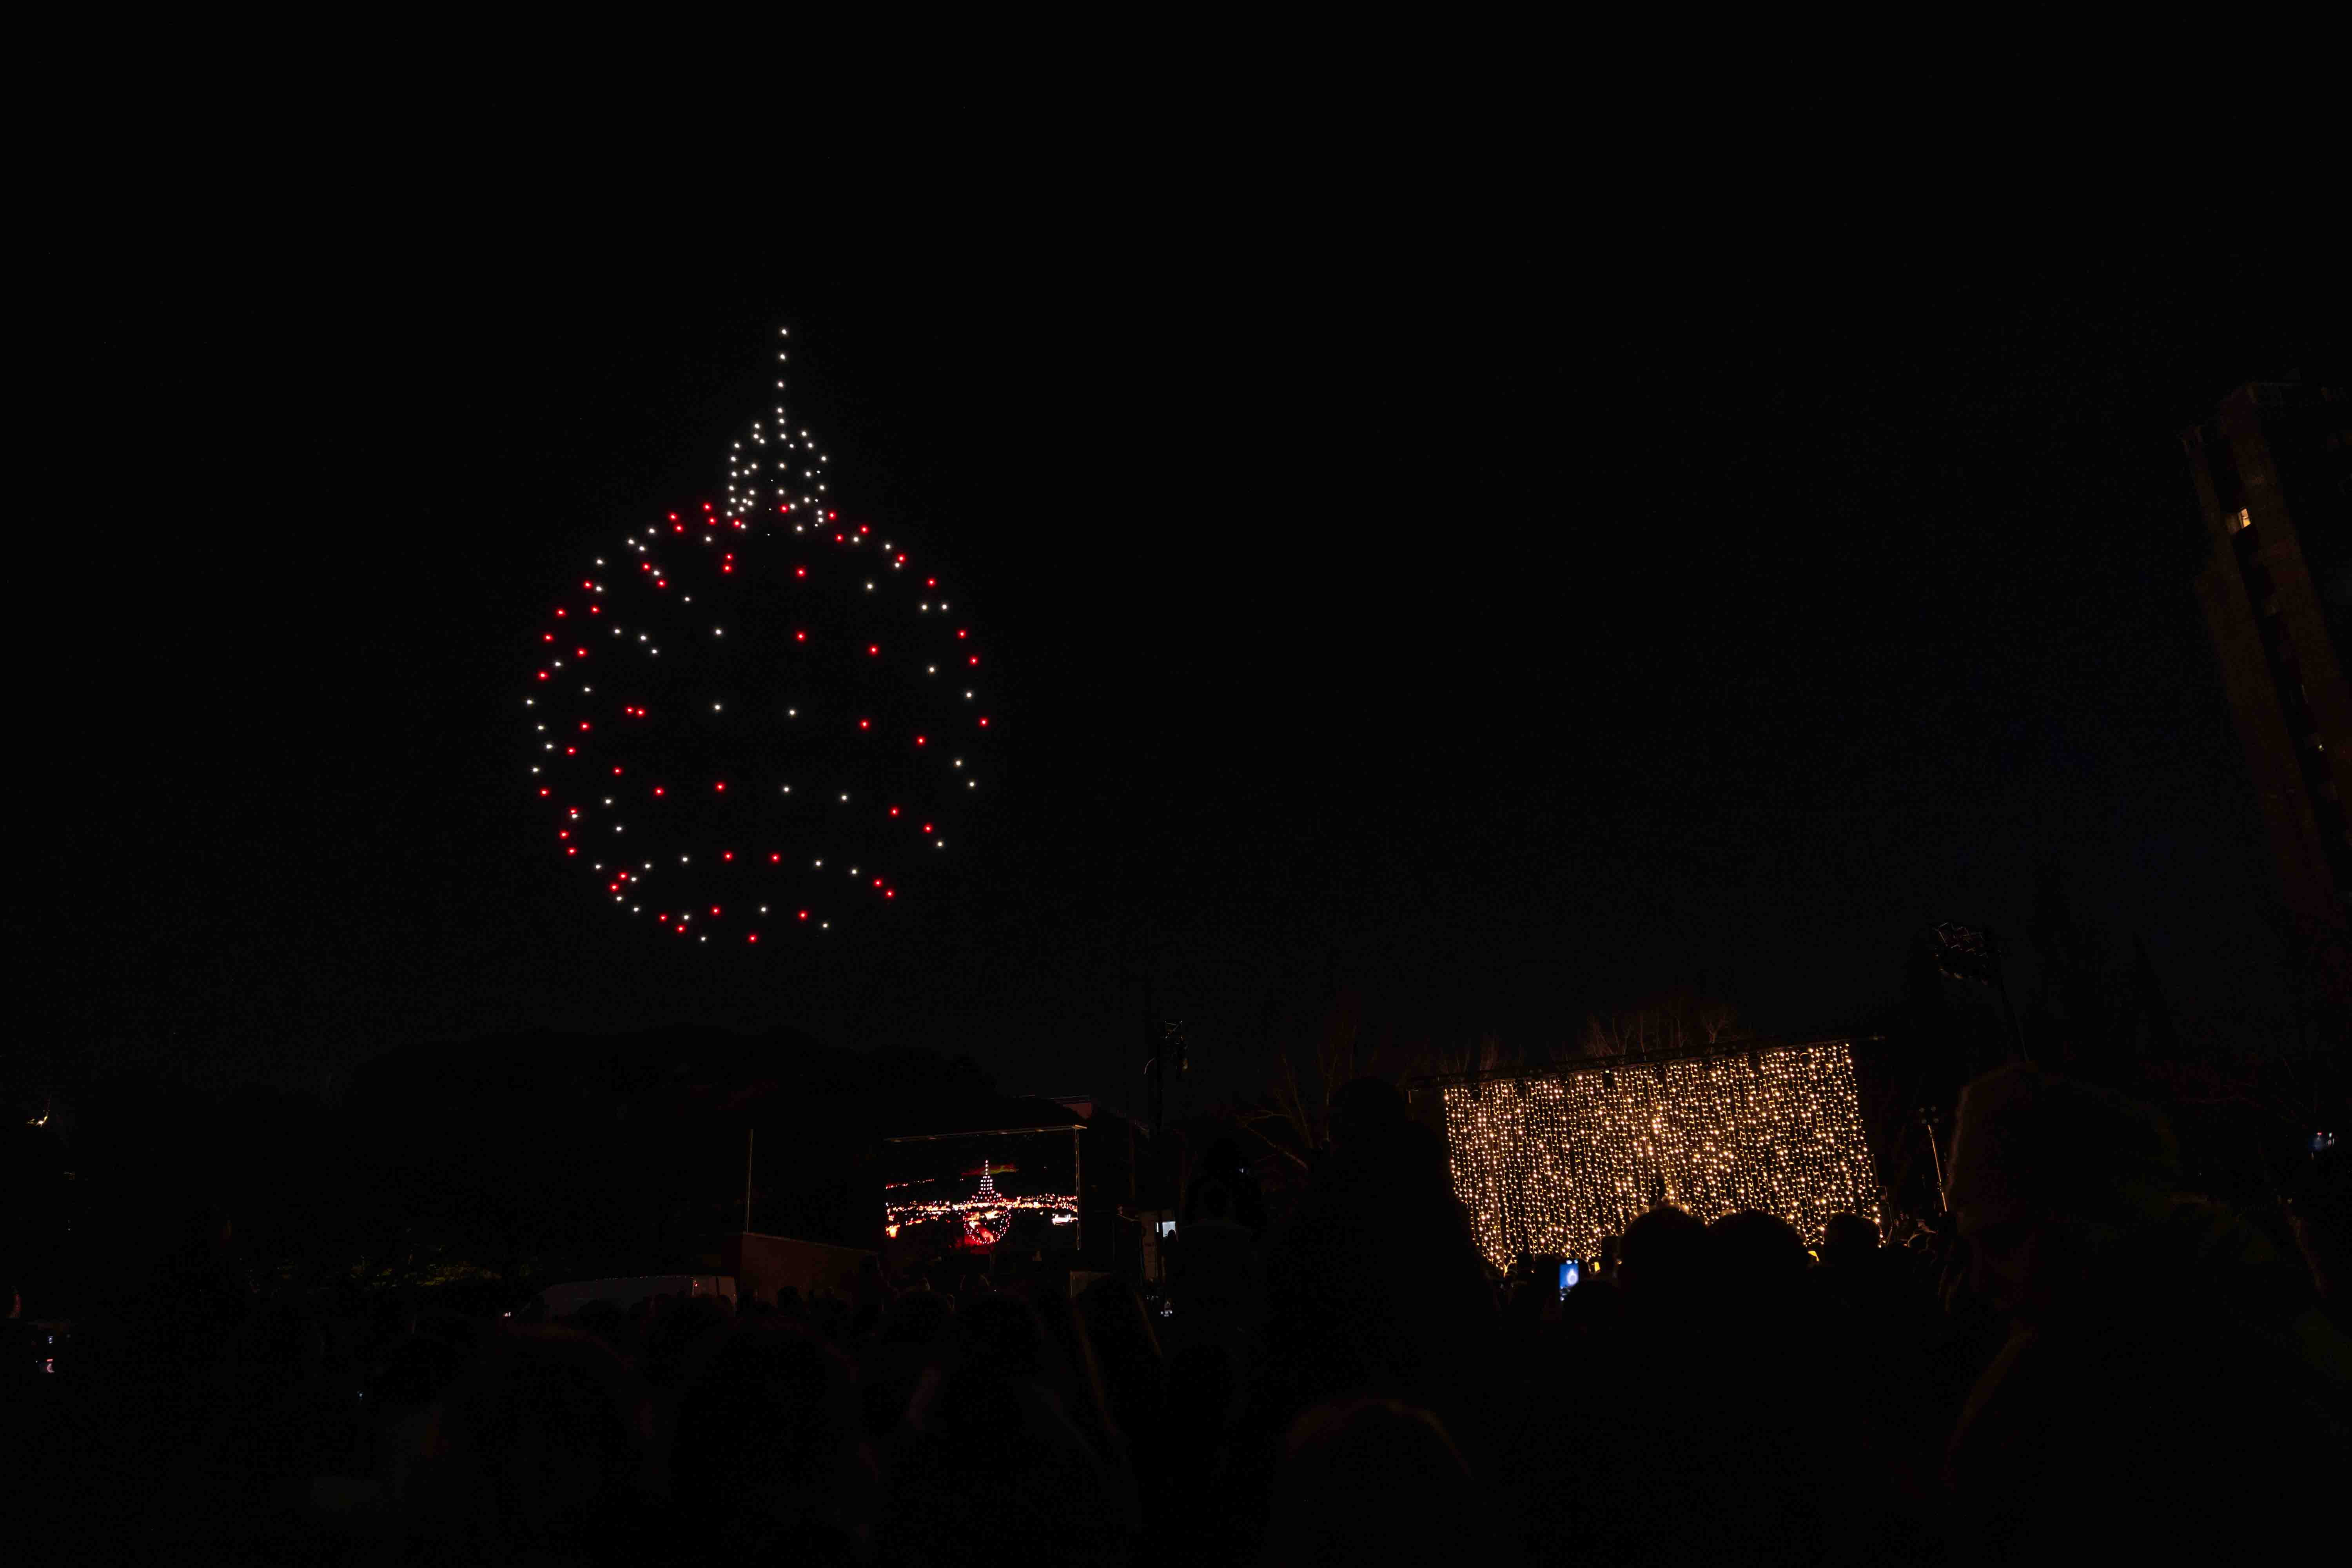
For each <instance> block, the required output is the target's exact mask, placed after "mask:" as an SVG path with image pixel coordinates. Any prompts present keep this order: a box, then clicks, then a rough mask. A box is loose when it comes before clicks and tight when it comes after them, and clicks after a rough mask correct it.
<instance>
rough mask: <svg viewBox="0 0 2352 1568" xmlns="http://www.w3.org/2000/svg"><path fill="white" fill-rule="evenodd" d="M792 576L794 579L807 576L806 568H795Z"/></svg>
mask: <svg viewBox="0 0 2352 1568" xmlns="http://www.w3.org/2000/svg"><path fill="white" fill-rule="evenodd" d="M807 575H808V568H807V567H805V566H801V567H795V568H794V569H793V576H795V577H805V576H807Z"/></svg>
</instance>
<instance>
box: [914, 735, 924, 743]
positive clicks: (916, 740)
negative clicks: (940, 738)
mask: <svg viewBox="0 0 2352 1568" xmlns="http://www.w3.org/2000/svg"><path fill="white" fill-rule="evenodd" d="M922 743H923V738H922V737H921V736H920V735H918V736H916V737H915V744H917V745H921V744H922Z"/></svg>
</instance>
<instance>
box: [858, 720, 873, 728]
mask: <svg viewBox="0 0 2352 1568" xmlns="http://www.w3.org/2000/svg"><path fill="white" fill-rule="evenodd" d="M857 727H858V728H859V729H861V730H870V729H872V728H873V727H874V721H872V720H871V719H860V720H859V721H857Z"/></svg>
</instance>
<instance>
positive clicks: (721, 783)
mask: <svg viewBox="0 0 2352 1568" xmlns="http://www.w3.org/2000/svg"><path fill="white" fill-rule="evenodd" d="M711 787H712V788H713V789H725V788H726V787H727V781H726V780H725V779H720V780H719V782H718V783H717V784H713V785H712V786H711Z"/></svg>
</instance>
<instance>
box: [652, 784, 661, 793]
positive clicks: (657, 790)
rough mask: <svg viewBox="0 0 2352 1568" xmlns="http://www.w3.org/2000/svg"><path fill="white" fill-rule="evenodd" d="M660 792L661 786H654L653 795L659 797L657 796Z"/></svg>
mask: <svg viewBox="0 0 2352 1568" xmlns="http://www.w3.org/2000/svg"><path fill="white" fill-rule="evenodd" d="M661 792H662V786H661V785H659V784H656V785H654V793H655V794H656V795H659V794H661Z"/></svg>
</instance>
